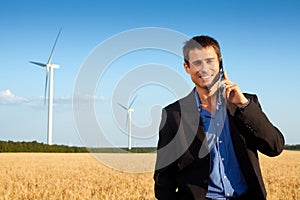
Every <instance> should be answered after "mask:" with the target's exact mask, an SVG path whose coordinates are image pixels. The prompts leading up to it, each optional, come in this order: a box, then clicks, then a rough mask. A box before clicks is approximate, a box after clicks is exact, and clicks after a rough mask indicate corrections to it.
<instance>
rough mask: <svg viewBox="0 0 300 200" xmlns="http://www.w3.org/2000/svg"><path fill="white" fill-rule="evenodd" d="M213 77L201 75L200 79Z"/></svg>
mask: <svg viewBox="0 0 300 200" xmlns="http://www.w3.org/2000/svg"><path fill="white" fill-rule="evenodd" d="M210 77H211V75H200V76H199V78H202V79H208V78H210Z"/></svg>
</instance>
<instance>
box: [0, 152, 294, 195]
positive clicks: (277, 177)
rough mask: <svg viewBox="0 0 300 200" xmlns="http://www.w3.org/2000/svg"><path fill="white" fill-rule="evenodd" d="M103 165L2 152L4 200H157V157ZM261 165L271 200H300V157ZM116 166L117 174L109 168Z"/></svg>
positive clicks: (73, 157) (71, 157)
mask: <svg viewBox="0 0 300 200" xmlns="http://www.w3.org/2000/svg"><path fill="white" fill-rule="evenodd" d="M109 158H112V160H110V161H109ZM100 160H101V161H104V162H102V163H101V162H99V157H97V156H94V155H91V154H60V153H52V154H51V153H2V154H0V176H1V179H0V199H8V200H17V199H20V200H29V199H47V200H48V199H49V200H52V199H68V200H73V199H78V200H81V199H100V200H117V199H120V200H123V199H124V200H125V199H126V200H127V199H128V200H130V199H132V200H143V199H147V200H151V199H155V198H154V194H153V179H152V176H153V166H154V160H155V154H139V155H137V154H112V155H110V154H102V155H101V157H100ZM260 160H261V165H262V172H263V176H264V180H265V184H266V188H267V192H268V200H299V199H300V195H299V191H300V179H299V178H300V152H296V151H284V152H283V153H282V154H281V155H280V156H278V157H275V158H268V157H265V156H263V155H260ZM103 163H105V165H104V164H103ZM112 163H114V164H115V165H113V166H112V168H114V169H112V168H109V167H107V166H106V165H111V164H112ZM128 163H133V164H132V165H130V164H128ZM116 169H118V170H116ZM126 171H127V172H126ZM128 171H131V172H128ZM133 171H135V172H140V173H132V172H133Z"/></svg>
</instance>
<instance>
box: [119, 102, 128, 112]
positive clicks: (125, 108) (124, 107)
mask: <svg viewBox="0 0 300 200" xmlns="http://www.w3.org/2000/svg"><path fill="white" fill-rule="evenodd" d="M118 104H119V106H121V107H122V108H123V109H124V110H128V108H127V107H126V106H124V105H122V104H120V103H118Z"/></svg>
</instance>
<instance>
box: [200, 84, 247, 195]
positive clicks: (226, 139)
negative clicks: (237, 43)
mask: <svg viewBox="0 0 300 200" xmlns="http://www.w3.org/2000/svg"><path fill="white" fill-rule="evenodd" d="M194 91H195V98H196V102H197V106H198V108H199V113H200V120H201V122H202V125H203V128H204V130H205V133H206V138H207V141H208V146H209V149H210V158H211V164H210V166H211V167H210V176H209V177H210V181H209V184H208V192H207V194H206V197H207V198H218V197H238V196H240V195H241V194H243V193H245V192H246V191H247V183H246V181H245V178H244V176H243V174H242V172H241V169H240V166H239V163H238V161H237V158H236V155H235V152H234V149H233V145H232V140H231V135H230V128H229V123H228V117H227V112H226V104H225V101H224V100H223V98H222V97H221V96H220V95H219V99H218V101H217V107H216V112H215V115H211V113H210V112H209V111H207V110H205V109H203V108H201V105H200V100H199V96H198V93H197V90H196V89H195V90H194Z"/></svg>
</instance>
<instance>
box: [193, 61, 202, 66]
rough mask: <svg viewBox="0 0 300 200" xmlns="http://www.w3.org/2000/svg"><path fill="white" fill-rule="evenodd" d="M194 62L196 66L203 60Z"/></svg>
mask: <svg viewBox="0 0 300 200" xmlns="http://www.w3.org/2000/svg"><path fill="white" fill-rule="evenodd" d="M192 64H193V65H195V66H200V65H201V61H195V62H193V63H192Z"/></svg>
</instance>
